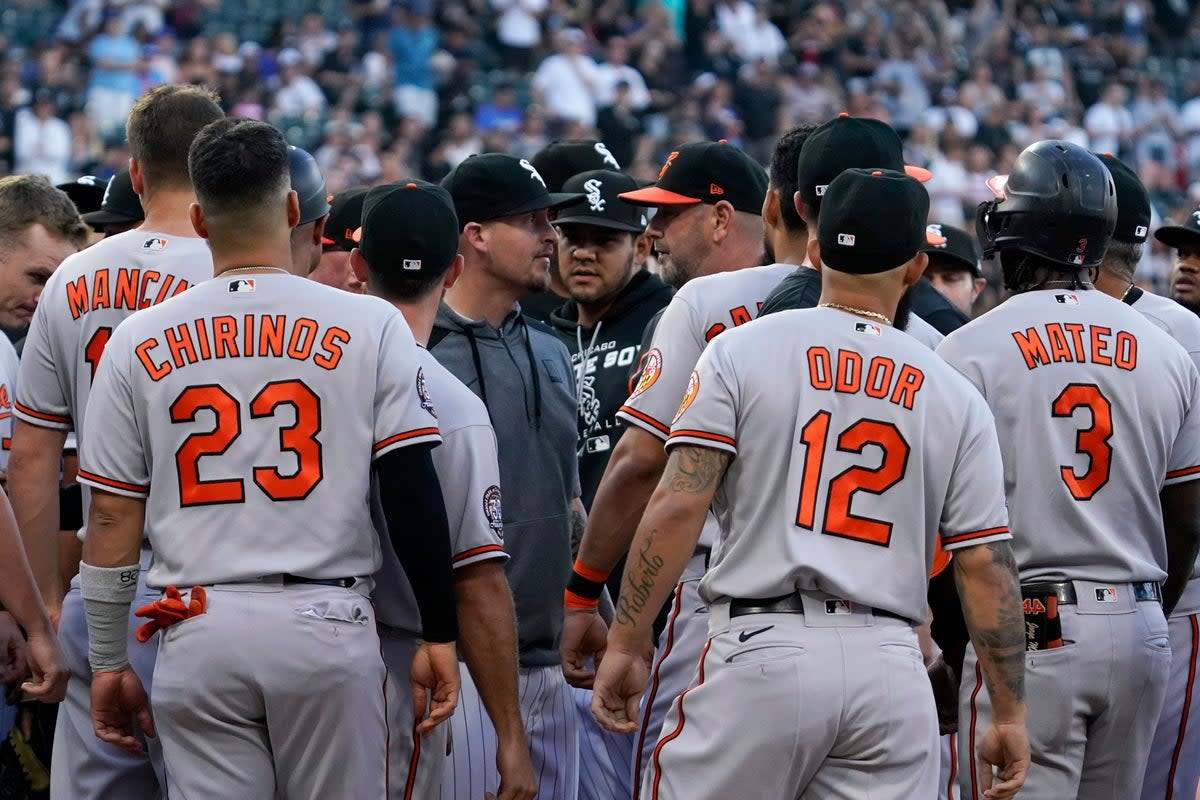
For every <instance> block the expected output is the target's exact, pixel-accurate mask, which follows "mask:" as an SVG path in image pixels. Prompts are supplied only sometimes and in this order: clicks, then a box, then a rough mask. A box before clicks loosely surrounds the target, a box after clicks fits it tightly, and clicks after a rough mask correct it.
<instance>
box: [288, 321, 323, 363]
mask: <svg viewBox="0 0 1200 800" xmlns="http://www.w3.org/2000/svg"><path fill="white" fill-rule="evenodd" d="M317 327H318V326H317V321H316V320H315V319H308V318H307V317H303V318H301V319H299V320H297V321H296V327H294V328H292V338H291V340H290V341H288V350H287V354H288V357H290V358H294V359H296V360H297V361H303V360H305V359H306V358H308V354H309V353H311V352H312V348H313V345H314V344H315V343H316V341H317Z"/></svg>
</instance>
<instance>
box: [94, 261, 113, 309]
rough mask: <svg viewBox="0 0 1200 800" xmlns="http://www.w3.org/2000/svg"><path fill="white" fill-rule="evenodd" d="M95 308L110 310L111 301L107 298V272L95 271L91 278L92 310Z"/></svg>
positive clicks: (103, 270)
mask: <svg viewBox="0 0 1200 800" xmlns="http://www.w3.org/2000/svg"><path fill="white" fill-rule="evenodd" d="M97 308H112V301H111V300H110V299H109V297H108V270H106V269H99V270H96V274H95V275H93V276H92V310H93V311H95V310H96V309H97Z"/></svg>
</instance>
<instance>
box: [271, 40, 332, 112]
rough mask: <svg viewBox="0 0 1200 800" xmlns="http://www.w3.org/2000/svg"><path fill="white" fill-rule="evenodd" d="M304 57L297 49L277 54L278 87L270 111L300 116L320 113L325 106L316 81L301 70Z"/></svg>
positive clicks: (289, 49) (323, 96)
mask: <svg viewBox="0 0 1200 800" xmlns="http://www.w3.org/2000/svg"><path fill="white" fill-rule="evenodd" d="M303 60H304V57H303V56H301V55H300V52H299V51H298V50H293V49H291V48H288V49H286V50H284V51H282V52H281V53H280V54H279V88H278V89H277V90H276V91H275V103H274V105H272V107H271V111H272V112H273V113H275V114H278V115H280V116H284V117H302V116H304V115H305V114H310V113H320V112H321V111H322V110H324V108H325V95H324V94H323V93H322V92H321V89H320V87H319V86H317V82H316V81H314V80H313V79H312V78H310V77H309V76H308V75H306V74H305V73H304V72H302V71H301V68H300V65H301V63H302V62H303Z"/></svg>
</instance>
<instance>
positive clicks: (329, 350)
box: [313, 328, 350, 369]
mask: <svg viewBox="0 0 1200 800" xmlns="http://www.w3.org/2000/svg"><path fill="white" fill-rule="evenodd" d="M349 343H350V332H349V331H346V330H343V329H342V328H330V329H329V330H327V331H325V335H324V336H323V337H322V338H321V348H322V349H323V350H324V351H325V352H324V353H321V354H320V355H317V356H314V357H313V363H314V364H316V365H317V366H318V367H323V368H325V369H337V365H338V364H339V363H340V362H341V360H342V345H344V344H349Z"/></svg>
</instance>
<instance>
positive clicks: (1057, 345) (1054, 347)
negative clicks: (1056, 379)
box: [1046, 322, 1074, 364]
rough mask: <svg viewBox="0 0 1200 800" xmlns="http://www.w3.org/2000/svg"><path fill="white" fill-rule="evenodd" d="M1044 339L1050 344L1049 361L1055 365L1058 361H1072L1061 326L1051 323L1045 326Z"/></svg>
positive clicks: (1064, 332)
mask: <svg viewBox="0 0 1200 800" xmlns="http://www.w3.org/2000/svg"><path fill="white" fill-rule="evenodd" d="M1046 339H1048V340H1049V342H1050V360H1051V361H1053V362H1054V363H1055V364H1057V363H1059V362H1060V361H1073V360H1074V359H1073V358H1072V357H1071V348H1070V347H1069V346H1067V333H1066V331H1064V330H1063V328H1062V325H1059V324H1058V323H1057V322H1051V323H1050V324H1048V325H1047V326H1046Z"/></svg>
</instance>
